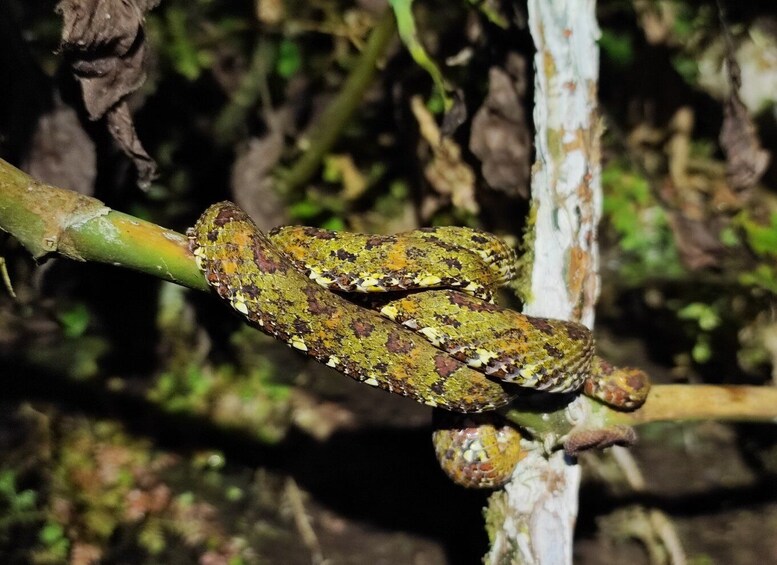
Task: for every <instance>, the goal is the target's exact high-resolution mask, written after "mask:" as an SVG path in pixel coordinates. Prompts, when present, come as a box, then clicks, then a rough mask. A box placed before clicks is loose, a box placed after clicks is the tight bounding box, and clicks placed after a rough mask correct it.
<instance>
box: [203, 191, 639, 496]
mask: <svg viewBox="0 0 777 565" xmlns="http://www.w3.org/2000/svg"><path fill="white" fill-rule="evenodd" d="M188 235H189V239H190V247H191V250H192V253H193V255H194V257H195V259H196V260H197V264H198V266H199V268H200V269H201V270H202V271H203V273H204V275H205V278H206V279H207V281H208V284H210V286H211V287H213V289H215V291H216V292H217V293H218V294H219V296H220V297H221V298H223V299H225V300H227V301H228V302H229V304H230V305H231V306H232V308H234V309H235V310H236V311H237V312H238V313H240V314H241V315H242V316H243V317H244V318H246V319H247V320H248V321H249V322H250V323H251V324H253V325H255V326H257V327H258V328H260V329H261V330H262V331H264V332H265V333H267V334H269V335H271V336H273V337H275V338H277V339H279V340H281V341H283V342H285V343H287V344H288V345H290V346H291V347H294V348H296V349H298V350H300V351H302V352H304V353H305V354H307V355H309V356H311V357H313V358H314V359H316V360H317V361H319V362H321V363H324V364H326V365H328V366H330V367H332V368H334V369H336V370H337V371H339V372H341V373H343V374H345V375H348V376H350V377H353V378H355V379H357V380H359V381H361V382H364V383H366V384H369V385H372V386H377V387H380V388H383V389H385V390H387V391H389V392H394V393H397V394H401V395H404V396H408V397H410V398H413V399H414V400H416V401H418V402H422V403H424V404H427V405H430V406H433V407H435V408H441V409H444V410H438V411H436V416H435V420H436V421H437V429H436V431H435V436H434V442H435V450H436V452H437V455H438V459H439V460H440V462H441V464H442V466H443V469H444V470H445V471H446V473H448V475H449V476H451V477H452V478H453V479H454V480H456V481H457V482H459V483H460V484H464V485H465V486H481V487H483V486H485V487H493V486H498V485H499V484H501V483H504V482H505V481H506V480H507V479H508V478H509V476H510V473H511V472H512V469H513V467H514V466H515V464H516V462H517V461H518V460H519V459H520V457H521V452H520V449H519V445H518V439H519V438H520V435H519V434H518V432H517V430H515V429H514V428H512V427H511V426H508V425H502V424H494V423H492V422H491V421H490V420H485V419H484V418H486V417H490V415H480V414H478V413H480V412H484V411H489V410H493V409H495V408H498V407H500V406H504V405H506V404H507V403H509V402H510V401H511V400H512V399H513V398H515V397H516V396H517V395H518V394H520V393H521V392H522V390H523V391H525V390H526V389H527V388H529V389H537V390H545V391H548V392H569V391H576V390H580V389H583V392H585V393H586V394H589V395H592V396H595V397H597V398H599V399H601V400H603V401H604V402H607V403H608V404H612V405H614V406H617V407H621V408H626V409H628V408H633V407H635V406H637V405H639V404H640V403H641V402H643V401H644V398H645V396H646V394H647V390H648V388H649V384H648V383H647V380H646V377H645V376H644V374H643V373H642V372H640V371H637V370H621V369H615V368H613V367H612V366H610V365H609V364H607V363H606V362H605V361H603V360H601V359H600V358H598V357H597V356H596V355H595V354H594V342H593V337H592V335H591V332H590V331H589V330H588V329H587V328H586V327H584V326H582V325H580V324H577V323H574V322H566V321H561V320H551V319H545V318H535V317H530V316H524V315H522V314H520V313H518V312H515V311H512V310H508V309H504V308H501V307H499V306H497V305H496V304H494V303H493V302H491V299H492V294H493V291H494V289H495V288H496V287H497V286H499V285H502V284H505V283H506V282H507V281H509V280H510V279H511V278H513V277H514V276H515V256H514V253H513V251H512V250H511V249H510V248H509V247H508V246H507V245H506V244H505V243H504V242H502V240H500V239H499V238H497V237H496V236H494V235H492V234H488V233H486V232H482V231H479V230H473V229H469V228H451V227H448V228H427V229H421V230H414V231H411V232H406V233H403V234H396V235H389V236H379V235H367V234H352V233H339V232H332V231H328V230H322V229H318V228H308V227H285V228H278V229H275V230H273V231H272V232H270V233H269V234H264V233H262V232H261V231H260V230H259V229H258V228H257V227H256V225H255V224H254V223H253V222H252V221H251V219H250V218H249V217H248V216H247V215H246V214H245V212H243V211H242V210H241V209H240V208H238V207H237V206H236V205H234V204H232V203H230V202H221V203H218V204H214V205H212V206H211V207H209V208H208V209H207V210H206V211H205V212H204V213H203V214H202V216H201V217H200V218H199V220H198V221H197V223H196V225H195V226H194V227H193V228H191V229H190V230H189V232H188ZM413 290H416V292H413ZM418 290H422V291H418ZM333 291H336V292H333ZM341 293H352V294H348V295H342V294H341ZM353 293H362V294H363V295H365V297H366V301H364V303H363V304H361V303H357V302H359V301H358V300H349V299H347V298H346V297H345V296H349V297H351V296H353V295H354V294H353ZM446 411H450V412H457V413H465V414H464V415H463V416H461V418H463V419H460V420H457V421H454V422H452V421H451V419H450V418H446V417H445V416H444V414H445V412H446Z"/></svg>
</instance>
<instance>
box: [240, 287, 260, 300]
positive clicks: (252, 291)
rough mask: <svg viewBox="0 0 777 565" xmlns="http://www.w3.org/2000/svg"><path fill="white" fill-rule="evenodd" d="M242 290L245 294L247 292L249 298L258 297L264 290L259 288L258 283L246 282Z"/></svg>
mask: <svg viewBox="0 0 777 565" xmlns="http://www.w3.org/2000/svg"><path fill="white" fill-rule="evenodd" d="M241 290H242V292H243V294H245V295H246V296H247V297H248V298H251V299H256V298H258V297H259V295H260V294H261V293H262V291H261V290H260V289H259V288H257V286H256V285H253V284H244V285H243V286H242V287H241Z"/></svg>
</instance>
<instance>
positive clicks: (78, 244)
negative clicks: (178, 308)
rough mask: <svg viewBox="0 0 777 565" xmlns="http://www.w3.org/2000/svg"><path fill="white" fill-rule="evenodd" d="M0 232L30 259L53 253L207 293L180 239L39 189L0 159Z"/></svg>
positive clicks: (70, 195)
mask: <svg viewBox="0 0 777 565" xmlns="http://www.w3.org/2000/svg"><path fill="white" fill-rule="evenodd" d="M0 229H2V230H3V231H6V232H8V233H10V234H11V235H12V236H14V237H15V238H16V239H18V240H19V241H20V242H21V244H22V245H23V246H24V247H25V248H26V249H27V250H28V251H29V252H30V254H31V255H32V256H33V257H34V258H36V259H38V258H41V257H43V256H45V255H47V254H50V253H58V254H59V255H63V256H65V257H68V258H70V259H75V260H76V261H97V262H99V263H110V264H112V265H116V266H118V267H126V268H128V269H134V270H136V271H141V272H144V273H147V274H149V275H153V276H155V277H158V278H161V279H164V280H167V281H172V282H175V283H178V284H182V285H184V286H188V287H191V288H196V289H198V290H206V289H207V288H208V287H207V283H206V282H205V279H204V277H203V276H202V274H201V273H200V271H199V269H197V265H196V264H195V263H194V259H193V257H192V256H191V254H190V253H189V249H188V246H187V240H186V237H185V236H183V235H181V234H179V233H177V232H174V231H172V230H168V229H165V228H162V227H160V226H158V225H156V224H152V223H150V222H146V221H145V220H141V219H138V218H134V217H132V216H129V215H127V214H122V213H121V212H114V211H113V210H111V209H110V208H108V207H107V206H105V205H104V204H103V203H102V202H100V201H99V200H97V199H95V198H92V197H89V196H84V195H82V194H78V193H77V192H73V191H70V190H64V189H61V188H56V187H53V186H49V185H46V184H43V183H40V182H38V181H36V180H34V179H33V178H31V177H29V176H28V175H26V174H25V173H23V172H22V171H20V170H19V169H16V168H15V167H13V166H12V165H10V164H9V163H7V162H6V161H3V160H2V159H0Z"/></svg>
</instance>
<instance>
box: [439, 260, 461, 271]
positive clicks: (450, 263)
mask: <svg viewBox="0 0 777 565" xmlns="http://www.w3.org/2000/svg"><path fill="white" fill-rule="evenodd" d="M442 262H443V263H445V264H446V265H448V266H449V267H450V268H451V269H461V267H462V265H461V261H459V260H458V259H456V258H455V257H446V258H445V259H443V260H442Z"/></svg>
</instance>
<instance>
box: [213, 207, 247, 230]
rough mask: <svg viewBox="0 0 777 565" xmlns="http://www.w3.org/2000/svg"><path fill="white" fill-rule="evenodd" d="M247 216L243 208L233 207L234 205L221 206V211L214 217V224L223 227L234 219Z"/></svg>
mask: <svg viewBox="0 0 777 565" xmlns="http://www.w3.org/2000/svg"><path fill="white" fill-rule="evenodd" d="M245 217H246V215H245V212H243V211H242V210H238V209H237V208H233V207H227V208H221V209H220V210H219V213H218V214H216V217H215V218H213V225H215V226H217V227H223V226H224V225H225V224H227V223H229V222H231V221H232V220H241V219H243V218H245ZM214 233H215V232H214ZM217 235H218V234H217Z"/></svg>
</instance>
